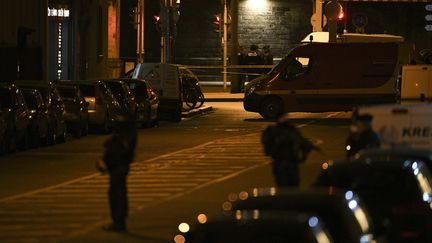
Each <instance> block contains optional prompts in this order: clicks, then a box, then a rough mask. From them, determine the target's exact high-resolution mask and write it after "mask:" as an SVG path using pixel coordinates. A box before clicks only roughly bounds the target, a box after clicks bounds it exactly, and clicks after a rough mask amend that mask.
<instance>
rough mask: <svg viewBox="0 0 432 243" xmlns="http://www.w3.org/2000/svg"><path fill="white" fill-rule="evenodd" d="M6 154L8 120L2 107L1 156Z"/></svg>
mask: <svg viewBox="0 0 432 243" xmlns="http://www.w3.org/2000/svg"><path fill="white" fill-rule="evenodd" d="M5 152H6V119H5V117H4V116H3V111H2V109H1V107H0V154H4V153H5Z"/></svg>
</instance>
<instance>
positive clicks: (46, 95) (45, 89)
mask: <svg viewBox="0 0 432 243" xmlns="http://www.w3.org/2000/svg"><path fill="white" fill-rule="evenodd" d="M38 90H39V92H40V93H41V94H42V97H43V98H44V99H45V101H49V99H50V97H49V95H48V88H39V89H38Z"/></svg>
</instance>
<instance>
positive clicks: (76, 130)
mask: <svg viewBox="0 0 432 243" xmlns="http://www.w3.org/2000/svg"><path fill="white" fill-rule="evenodd" d="M57 89H58V90H59V92H60V95H61V97H62V99H63V102H64V104H65V109H66V114H65V121H66V126H67V130H68V131H69V132H71V133H72V135H74V136H75V137H77V138H79V137H81V136H85V135H87V134H88V131H89V112H88V106H89V103H88V102H87V101H86V100H85V98H84V96H83V94H82V93H81V90H80V89H79V87H78V86H74V85H57Z"/></svg>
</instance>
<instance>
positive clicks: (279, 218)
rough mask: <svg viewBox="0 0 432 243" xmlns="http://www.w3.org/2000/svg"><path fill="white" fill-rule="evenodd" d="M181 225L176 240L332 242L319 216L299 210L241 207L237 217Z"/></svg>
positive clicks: (196, 242) (200, 219)
mask: <svg viewBox="0 0 432 243" xmlns="http://www.w3.org/2000/svg"><path fill="white" fill-rule="evenodd" d="M197 218H198V222H197V223H195V224H193V225H191V226H189V225H188V224H187V223H181V224H180V225H179V227H178V228H179V230H180V233H179V234H177V235H176V236H175V237H174V241H175V242H176V243H180V242H181V243H183V242H192V243H238V242H253V243H270V242H271V243H285V242H290V243H324V242H325V243H332V242H335V241H333V239H332V238H331V236H330V235H329V234H328V232H327V230H326V227H325V226H326V225H325V224H323V223H322V220H321V219H320V217H319V216H315V215H313V214H303V213H296V212H286V211H285V212H284V211H281V212H278V211H261V210H239V211H237V212H236V216H235V217H228V216H219V217H214V218H211V217H209V218H207V216H206V215H204V214H200V215H198V217H197Z"/></svg>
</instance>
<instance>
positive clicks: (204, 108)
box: [182, 105, 213, 118]
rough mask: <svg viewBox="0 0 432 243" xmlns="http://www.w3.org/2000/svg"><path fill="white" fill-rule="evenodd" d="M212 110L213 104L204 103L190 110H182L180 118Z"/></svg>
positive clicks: (207, 112)
mask: <svg viewBox="0 0 432 243" xmlns="http://www.w3.org/2000/svg"><path fill="white" fill-rule="evenodd" d="M211 112H213V106H211V105H204V106H202V107H200V108H195V109H192V110H187V111H183V112H182V118H192V117H196V116H200V115H205V114H209V113H211Z"/></svg>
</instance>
